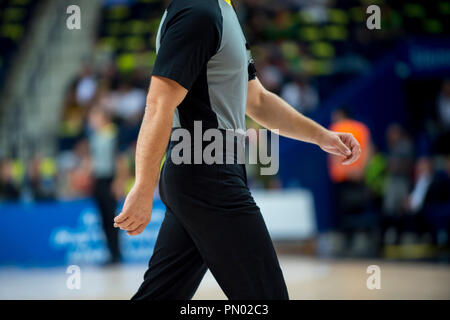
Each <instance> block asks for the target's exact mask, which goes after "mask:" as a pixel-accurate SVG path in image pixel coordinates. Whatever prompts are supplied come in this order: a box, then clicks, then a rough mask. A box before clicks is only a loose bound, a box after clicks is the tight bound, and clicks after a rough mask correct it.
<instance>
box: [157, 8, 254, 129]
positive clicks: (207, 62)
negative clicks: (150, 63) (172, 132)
mask: <svg viewBox="0 0 450 320" xmlns="http://www.w3.org/2000/svg"><path fill="white" fill-rule="evenodd" d="M156 50H157V57H156V61H155V65H154V68H153V75H157V76H163V77H166V78H169V79H172V80H175V81H176V82H178V83H179V84H180V85H182V86H183V87H185V88H186V89H188V94H187V96H186V97H185V99H184V100H183V102H182V103H181V104H180V105H179V106H178V108H177V109H176V111H175V115H174V119H173V127H182V128H187V129H190V128H192V127H193V125H194V121H201V122H202V127H203V128H204V129H208V128H219V129H244V130H245V108H246V99H247V85H248V84H247V83H248V81H249V80H251V79H253V78H254V77H255V71H254V67H253V63H252V59H251V55H250V51H249V50H248V45H247V43H246V40H245V36H244V34H243V32H242V29H241V26H240V24H239V21H238V18H237V16H236V13H235V11H234V9H233V7H232V5H231V3H230V1H229V0H189V1H186V0H172V1H171V2H170V4H169V6H168V7H167V9H166V10H165V12H164V15H163V17H162V20H161V23H160V26H159V29H158V34H157V37H156Z"/></svg>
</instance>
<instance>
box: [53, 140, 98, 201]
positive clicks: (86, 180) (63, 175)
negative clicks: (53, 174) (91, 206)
mask: <svg viewBox="0 0 450 320" xmlns="http://www.w3.org/2000/svg"><path fill="white" fill-rule="evenodd" d="M59 171H60V176H59V180H60V181H59V188H58V189H59V195H60V196H61V197H63V198H78V197H86V196H88V195H90V194H91V193H92V178H91V158H90V154H89V144H88V141H87V140H86V139H82V140H80V141H78V142H77V143H76V145H75V147H74V148H73V149H72V150H67V151H64V152H63V153H62V154H61V156H60V157H59Z"/></svg>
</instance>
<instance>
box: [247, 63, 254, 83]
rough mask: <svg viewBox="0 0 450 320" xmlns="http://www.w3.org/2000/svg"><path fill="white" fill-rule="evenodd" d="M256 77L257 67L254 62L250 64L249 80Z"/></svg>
mask: <svg viewBox="0 0 450 320" xmlns="http://www.w3.org/2000/svg"><path fill="white" fill-rule="evenodd" d="M255 79H256V68H255V65H254V63H253V62H250V63H249V64H248V81H251V80H255Z"/></svg>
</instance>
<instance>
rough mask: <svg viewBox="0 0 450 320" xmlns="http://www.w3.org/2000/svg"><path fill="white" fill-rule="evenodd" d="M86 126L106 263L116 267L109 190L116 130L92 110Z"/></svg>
mask: <svg viewBox="0 0 450 320" xmlns="http://www.w3.org/2000/svg"><path fill="white" fill-rule="evenodd" d="M89 126H90V132H89V146H90V150H91V158H92V176H93V178H94V199H95V202H96V203H97V207H98V209H99V211H100V214H101V217H102V221H103V230H104V232H105V235H106V239H107V242H108V248H109V250H110V253H111V260H110V263H117V262H119V261H120V250H119V234H118V229H116V228H114V226H113V223H112V221H113V220H114V217H115V212H116V205H117V203H116V198H115V197H114V193H113V190H112V183H113V179H114V175H115V170H116V164H115V161H116V152H117V151H116V149H117V133H116V128H115V126H114V124H113V123H112V121H111V119H110V117H109V115H108V114H107V113H106V112H105V111H104V110H102V109H100V108H98V107H96V106H94V107H93V109H92V110H91V112H90V114H89Z"/></svg>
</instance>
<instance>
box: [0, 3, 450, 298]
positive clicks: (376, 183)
mask: <svg viewBox="0 0 450 320" xmlns="http://www.w3.org/2000/svg"><path fill="white" fill-rule="evenodd" d="M186 1H187V0H186ZM219 1H223V0H219ZM234 2H235V7H236V11H237V14H238V17H239V19H240V21H241V25H242V27H243V29H244V33H245V35H246V37H247V40H248V42H249V44H250V47H251V50H252V54H253V58H254V60H255V64H256V68H257V71H258V77H259V79H260V80H261V82H262V83H263V84H264V85H265V87H266V88H267V89H269V90H271V91H273V92H276V93H278V94H279V95H280V96H281V97H283V98H284V99H285V100H286V101H288V102H289V103H290V104H291V105H292V106H294V107H295V108H296V109H297V110H299V111H300V112H302V113H304V114H306V115H307V116H309V117H311V118H312V119H314V120H316V121H318V122H319V123H321V124H322V125H324V126H326V127H328V128H331V129H333V130H336V131H346V132H352V133H353V134H354V136H355V137H356V138H357V139H358V140H359V142H360V144H361V146H362V147H363V155H362V157H361V159H360V160H358V162H356V163H355V164H353V165H351V166H348V167H344V166H341V165H340V164H339V163H338V162H337V161H336V159H334V158H332V157H328V156H327V155H326V154H325V153H324V152H322V151H321V150H320V149H319V148H317V147H315V146H312V145H308V144H304V143H299V142H295V141H293V140H289V139H285V138H280V170H279V173H278V174H277V175H275V176H260V175H259V168H258V167H257V166H255V165H252V166H248V171H249V184H250V187H251V189H252V193H253V194H254V197H255V200H256V202H257V203H258V204H259V206H260V207H261V210H262V212H263V215H264V218H265V220H266V224H267V226H268V229H269V231H270V233H271V236H272V239H273V240H274V243H275V246H276V249H277V252H278V254H279V258H280V263H281V265H282V268H283V272H284V275H285V278H286V282H287V285H288V289H289V292H290V296H291V298H294V299H305V298H307V299H408V298H412V299H430V298H434V299H449V298H450V286H449V285H450V264H449V263H450V246H449V241H450V239H449V232H450V223H449V221H450V220H449V219H450V33H449V24H450V2H449V1H446V0H436V1H419V0H396V1H387V0H277V1H269V0H238V1H234ZM167 4H168V1H160V0H72V1H67V0H40V1H37V0H34V1H33V0H0V216H1V219H2V223H1V224H0V298H3V299H21V298H25V299H33V298H41V299H52V298H53V299H71V298H75V299H105V298H117V299H128V298H129V297H130V296H131V295H132V294H133V293H134V291H135V290H136V289H137V287H138V285H139V284H140V281H141V279H142V276H143V272H144V271H145V268H146V264H147V261H148V259H149V257H150V256H151V253H152V251H153V246H154V242H155V239H156V236H157V232H158V229H159V226H160V224H161V221H162V219H163V217H164V205H163V204H162V202H161V201H160V199H159V197H158V192H156V195H155V200H154V212H153V216H152V222H151V223H150V224H149V226H148V227H147V228H146V230H145V232H144V233H142V234H141V235H139V236H137V237H133V238H131V237H128V236H126V235H125V234H124V233H122V232H119V233H117V232H116V231H114V230H112V229H111V225H112V223H110V221H111V219H112V216H113V215H114V214H115V213H118V212H120V206H121V203H122V202H123V199H124V197H125V195H126V194H127V192H128V190H129V189H130V188H131V186H132V185H133V182H134V167H133V165H134V152H135V144H136V138H137V134H138V131H139V126H140V122H141V119H142V115H143V111H144V107H145V98H146V93H147V89H148V86H149V81H150V75H151V71H152V66H153V63H154V61H155V55H156V54H155V38H156V32H157V28H158V25H159V22H160V19H161V16H162V13H163V11H164V9H165V7H166V6H167ZM71 5H77V6H78V8H79V9H80V10H79V14H80V15H79V16H80V17H81V20H80V27H81V28H80V29H72V30H71V29H69V28H68V26H69V25H70V24H71V23H72V24H73V21H75V20H72V19H74V18H73V14H74V13H75V14H76V12H77V10H76V9H73V8H69V6H71ZM370 5H377V6H378V7H379V8H380V21H381V29H369V28H368V27H367V25H366V21H367V19H368V18H369V17H370V16H371V15H372V13H373V12H372V11H371V12H370V13H367V11H366V10H367V7H368V6H370ZM73 10H75V11H73ZM247 125H248V127H249V128H257V124H256V123H253V122H252V121H251V120H248V123H247ZM249 143H254V142H253V141H249ZM69 265H79V266H80V268H81V277H82V278H81V281H82V282H81V289H80V290H70V289H69V288H68V287H67V286H66V280H67V277H68V276H69V274H67V273H66V268H67V267H68V266H69ZM369 265H378V266H380V270H381V289H379V290H369V289H368V288H367V286H366V280H367V278H368V277H369V276H370V274H368V273H367V272H366V271H367V267H368V266H369ZM195 298H207V299H216V298H225V296H224V295H223V293H222V291H221V290H220V288H219V286H218V285H217V283H216V282H215V280H214V278H213V277H212V275H211V274H210V273H208V274H207V275H206V277H205V279H204V281H203V282H202V284H201V286H200V288H199V291H198V293H197V294H196V296H195Z"/></svg>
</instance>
